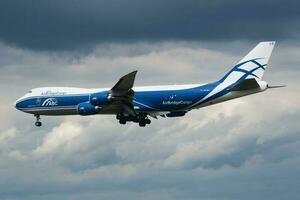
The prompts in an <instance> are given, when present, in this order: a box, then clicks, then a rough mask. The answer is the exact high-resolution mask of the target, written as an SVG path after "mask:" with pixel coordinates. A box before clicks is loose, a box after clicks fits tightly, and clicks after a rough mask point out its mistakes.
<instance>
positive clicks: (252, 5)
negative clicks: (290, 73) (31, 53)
mask: <svg viewBox="0 0 300 200" xmlns="http://www.w3.org/2000/svg"><path fill="white" fill-rule="evenodd" d="M299 6H300V5H299V2H298V1H296V0H288V1H285V3H282V2H281V1H279V0H276V1H274V0H272V1H264V2H261V1H257V0H256V1H248V2H247V1H243V2H240V1H236V0H230V1H226V2H224V1H220V0H210V1H207V0H206V1H201V2H199V1H193V0H188V1H184V2H183V1H179V0H176V1H169V0H159V1H158V0H154V1H151V3H149V2H148V1H140V0H131V1H126V2H124V1H122V0H116V1H109V2H108V1H98V0H90V1H88V2H86V1H79V0H75V1H74V0H52V1H51V2H48V1H32V0H29V1H26V2H25V1H22V0H4V1H1V3H0V27H1V29H0V30H1V31H0V40H1V41H3V42H5V43H8V44H11V45H16V46H19V47H22V48H27V49H34V50H37V51H40V50H51V51H56V50H77V51H81V52H86V51H90V50H91V49H93V48H94V47H95V45H97V44H99V43H100V44H105V43H110V42H117V43H118V42H121V43H122V42H125V43H128V42H137V41H159V42H160V41H166V40H168V41H178V40H183V41H191V40H192V41H216V40H219V41H232V40H244V41H249V40H250V41H257V40H266V39H267V40H270V39H272V40H292V41H295V40H297V39H298V35H299V31H298V30H299V23H298V21H299V12H298V10H299Z"/></svg>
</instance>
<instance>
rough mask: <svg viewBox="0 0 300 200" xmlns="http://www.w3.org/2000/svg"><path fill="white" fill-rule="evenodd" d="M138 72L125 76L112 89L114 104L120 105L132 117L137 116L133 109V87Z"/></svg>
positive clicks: (111, 96) (111, 98) (111, 97)
mask: <svg viewBox="0 0 300 200" xmlns="http://www.w3.org/2000/svg"><path fill="white" fill-rule="evenodd" d="M136 73H137V71H133V72H131V73H129V74H126V75H125V76H123V77H121V78H120V80H119V81H118V82H117V83H116V84H115V85H114V86H113V87H112V88H111V90H110V91H109V93H110V95H109V96H110V100H112V102H113V103H115V104H118V105H119V106H120V107H121V108H122V110H123V112H126V113H128V114H130V115H132V116H136V112H135V110H134V108H133V104H132V97H133V94H134V91H133V90H132V87H133V85H134V80H135V76H136Z"/></svg>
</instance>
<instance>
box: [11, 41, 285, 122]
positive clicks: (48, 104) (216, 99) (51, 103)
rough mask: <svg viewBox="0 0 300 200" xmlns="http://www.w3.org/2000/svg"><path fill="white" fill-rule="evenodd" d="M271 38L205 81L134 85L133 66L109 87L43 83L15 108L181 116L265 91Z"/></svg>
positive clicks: (137, 118)
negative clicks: (265, 76) (226, 69)
mask: <svg viewBox="0 0 300 200" xmlns="http://www.w3.org/2000/svg"><path fill="white" fill-rule="evenodd" d="M274 45H275V41H268V42H260V43H259V44H258V45H257V46H256V47H255V48H254V49H252V50H251V51H250V52H249V53H248V54H247V55H246V56H245V57H244V58H243V59H242V60H241V61H239V62H238V63H237V64H236V65H235V66H234V67H233V68H232V69H231V70H230V71H229V72H227V73H226V74H225V75H224V76H223V77H222V78H221V79H219V80H217V81H215V82H212V83H207V84H188V85H161V86H144V87H134V81H135V77H136V73H137V71H133V72H131V73H128V74H126V75H125V76H123V77H121V78H120V79H119V81H118V82H117V83H116V84H115V85H114V86H113V87H112V88H99V89H85V88H75V87H43V88H35V89H32V90H30V91H29V92H28V93H27V94H25V95H24V96H23V97H21V98H20V99H18V100H17V101H16V102H15V108H16V109H18V110H20V111H23V112H25V113H30V114H33V115H34V116H35V118H36V122H35V125H36V126H37V127H39V126H41V125H42V123H41V121H40V116H41V115H81V116H88V115H97V114H110V115H116V119H117V120H119V123H120V124H126V122H135V123H138V124H139V126H140V127H145V126H146V125H147V124H150V123H151V120H150V117H152V118H155V119H157V118H158V117H182V116H184V115H185V114H186V113H187V112H189V111H191V110H193V109H199V108H202V107H205V106H210V105H213V104H217V103H221V102H224V101H228V100H231V99H235V98H239V97H242V96H246V95H251V94H255V93H259V92H263V91H266V90H267V89H269V88H277V87H284V86H283V85H279V86H269V85H268V83H267V82H266V81H263V80H262V77H263V74H264V71H265V70H266V68H267V64H268V61H269V58H270V56H271V53H272V50H273V47H274Z"/></svg>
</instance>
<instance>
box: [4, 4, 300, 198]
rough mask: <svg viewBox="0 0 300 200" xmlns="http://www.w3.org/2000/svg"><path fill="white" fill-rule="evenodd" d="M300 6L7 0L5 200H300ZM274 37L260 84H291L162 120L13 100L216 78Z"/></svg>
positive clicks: (5, 5)
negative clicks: (45, 92)
mask: <svg viewBox="0 0 300 200" xmlns="http://www.w3.org/2000/svg"><path fill="white" fill-rule="evenodd" d="M299 9H300V2H299V1H292V0H288V1H279V0H272V1H268V0H266V1H258V0H252V1H236V0H229V1H219V0H210V1H193V0H186V1H178V0H173V1H169V0H160V1H156V0H153V1H143V0H129V1H121V0H111V1H102V0H97V1H96V0H89V1H82V0H53V1H45V0H41V1H36V0H28V1H22V0H2V1H1V2H0V90H1V96H0V97H1V98H0V119H1V122H0V123H1V126H0V199H6V200H14V199H25V200H26V199H28V200H29V199H30V200H35V199H39V200H41V199H42V200H43V199H45V200H48V199H58V200H60V199H64V200H66V199H67V200H68V199H70V200H71V199H72V200H76V199H91V200H94V199H107V200H109V199H130V200H134V199H146V200H148V199H149V200H152V199H163V200H165V199H166V200H168V199H188V200H189V199H191V200H192V199H203V200H227V199H243V200H248V199H249V200H250V199H258V200H260V199H275V200H276V199H297V198H298V197H299V195H300V192H299V187H300V169H299V165H300V153H299V147H300V124H299V122H298V121H299V119H300V93H299V88H298V86H299V84H300V80H299V76H300V67H299V66H300V60H299V57H300V38H299V35H300V23H299V20H300V12H298V11H299ZM265 40H267V41H270V40H271V41H273V40H275V41H276V42H277V43H276V46H275V49H274V51H273V54H272V57H271V60H270V61H269V65H268V69H267V70H266V72H265V75H264V80H265V81H267V82H269V84H270V85H279V84H284V85H287V86H288V87H286V88H281V89H273V90H268V91H266V92H264V93H260V94H256V95H252V96H248V97H244V98H240V99H235V100H232V101H228V102H225V103H221V104H217V105H213V106H210V107H205V108H202V109H199V110H194V111H191V112H189V113H188V114H187V115H186V116H185V117H182V118H169V119H168V118H167V119H159V120H152V123H151V124H150V125H149V126H147V127H146V128H140V127H139V126H138V125H137V124H133V123H129V124H127V125H126V126H123V125H120V124H119V123H118V121H116V119H115V117H114V116H88V117H80V116H60V117H50V116H49V117H46V116H45V117H44V116H42V122H43V126H42V127H41V128H36V127H35V126H34V121H35V119H34V117H33V116H32V115H29V114H25V113H22V112H20V111H17V110H16V109H15V108H14V107H13V103H14V101H15V100H16V99H17V98H19V97H21V96H22V95H23V94H25V93H26V92H27V91H28V90H30V89H31V88H35V87H43V86H74V87H84V88H89V87H111V86H113V85H114V84H115V83H116V82H117V81H118V79H119V78H120V77H121V76H122V75H124V74H126V73H128V72H130V71H133V70H136V69H137V70H138V74H137V77H136V81H135V84H136V85H137V86H143V85H160V84H187V83H205V82H210V81H214V80H217V79H219V78H220V77H222V75H223V74H225V73H226V72H227V71H228V70H230V68H231V67H233V66H234V65H235V63H237V62H238V61H239V60H240V59H241V58H242V57H243V56H244V55H246V54H247V52H249V51H250V50H251V49H252V48H253V47H254V46H255V45H256V44H257V43H258V42H260V41H265Z"/></svg>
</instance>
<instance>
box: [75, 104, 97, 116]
mask: <svg viewBox="0 0 300 200" xmlns="http://www.w3.org/2000/svg"><path fill="white" fill-rule="evenodd" d="M77 113H78V114H79V115H83V116H85V115H95V114H97V110H96V108H95V106H93V105H91V104H90V102H84V103H80V104H78V105H77Z"/></svg>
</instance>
